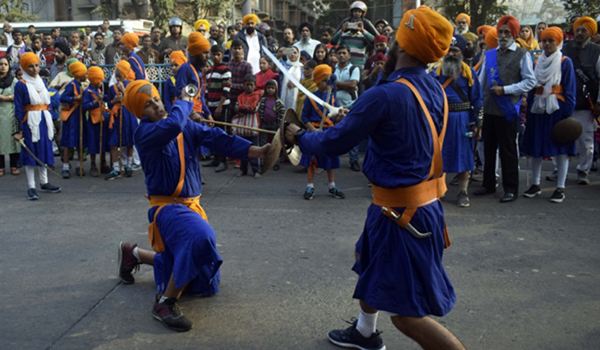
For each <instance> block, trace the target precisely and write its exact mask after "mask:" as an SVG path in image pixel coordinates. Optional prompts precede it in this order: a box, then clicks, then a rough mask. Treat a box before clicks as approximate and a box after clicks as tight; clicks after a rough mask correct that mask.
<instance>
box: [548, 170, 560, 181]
mask: <svg viewBox="0 0 600 350" xmlns="http://www.w3.org/2000/svg"><path fill="white" fill-rule="evenodd" d="M546 180H548V181H558V171H557V170H554V171H553V172H552V174H550V175H548V176H546Z"/></svg>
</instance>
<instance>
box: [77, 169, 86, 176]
mask: <svg viewBox="0 0 600 350" xmlns="http://www.w3.org/2000/svg"><path fill="white" fill-rule="evenodd" d="M75 176H79V167H77V168H75ZM81 176H85V170H83V169H81Z"/></svg>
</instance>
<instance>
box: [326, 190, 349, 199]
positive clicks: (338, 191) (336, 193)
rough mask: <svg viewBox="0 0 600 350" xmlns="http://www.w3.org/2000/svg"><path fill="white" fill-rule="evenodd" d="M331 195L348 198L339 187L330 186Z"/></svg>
mask: <svg viewBox="0 0 600 350" xmlns="http://www.w3.org/2000/svg"><path fill="white" fill-rule="evenodd" d="M329 195H330V196H333V198H337V199H344V198H346V195H345V194H344V193H343V192H342V191H340V189H339V188H337V187H334V188H330V189H329Z"/></svg>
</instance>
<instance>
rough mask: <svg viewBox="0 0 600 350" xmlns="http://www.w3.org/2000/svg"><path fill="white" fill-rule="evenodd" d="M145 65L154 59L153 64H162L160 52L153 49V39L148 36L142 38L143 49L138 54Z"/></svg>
mask: <svg viewBox="0 0 600 350" xmlns="http://www.w3.org/2000/svg"><path fill="white" fill-rule="evenodd" d="M137 55H138V56H140V58H141V59H142V62H144V64H149V63H150V60H151V58H152V63H161V62H160V60H159V54H158V51H156V50H154V49H153V48H152V37H151V36H150V35H148V34H146V35H144V36H143V37H142V49H141V50H139V51H138V52H137Z"/></svg>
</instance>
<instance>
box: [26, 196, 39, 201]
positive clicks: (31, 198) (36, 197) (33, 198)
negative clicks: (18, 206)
mask: <svg viewBox="0 0 600 350" xmlns="http://www.w3.org/2000/svg"><path fill="white" fill-rule="evenodd" d="M27 199H29V200H30V201H36V200H38V199H40V197H38V196H35V197H29V196H27Z"/></svg>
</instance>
